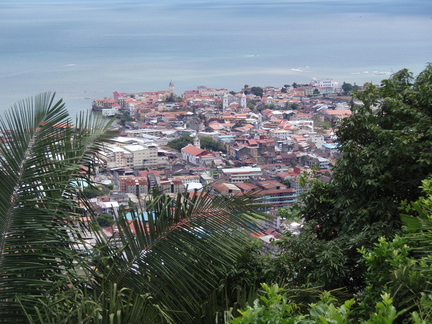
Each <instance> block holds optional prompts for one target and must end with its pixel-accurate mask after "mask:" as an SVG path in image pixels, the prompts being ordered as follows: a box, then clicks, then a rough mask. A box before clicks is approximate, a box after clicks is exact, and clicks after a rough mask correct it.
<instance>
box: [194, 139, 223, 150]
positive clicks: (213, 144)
mask: <svg viewBox="0 0 432 324" xmlns="http://www.w3.org/2000/svg"><path fill="white" fill-rule="evenodd" d="M199 139H200V144H201V148H203V149H205V150H208V151H222V150H223V147H222V146H221V145H220V144H219V143H218V142H217V141H215V140H214V139H213V138H211V137H208V136H203V137H200V138H199Z"/></svg>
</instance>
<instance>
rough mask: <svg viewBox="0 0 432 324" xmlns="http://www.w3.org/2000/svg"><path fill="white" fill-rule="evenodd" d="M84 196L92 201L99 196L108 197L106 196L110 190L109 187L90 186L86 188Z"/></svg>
mask: <svg viewBox="0 0 432 324" xmlns="http://www.w3.org/2000/svg"><path fill="white" fill-rule="evenodd" d="M82 194H83V195H84V197H86V198H87V199H91V198H95V197H99V196H106V195H108V194H109V189H108V188H107V187H104V186H94V185H90V186H88V187H85V188H84V189H83V190H82Z"/></svg>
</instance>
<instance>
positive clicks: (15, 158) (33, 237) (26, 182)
mask: <svg viewBox="0 0 432 324" xmlns="http://www.w3.org/2000/svg"><path fill="white" fill-rule="evenodd" d="M79 122H81V123H82V124H81V125H77V127H76V128H75V127H72V125H71V121H70V119H69V118H68V113H67V110H66V109H65V106H64V104H63V103H62V101H61V100H59V101H57V102H54V95H51V94H48V93H47V94H43V95H39V96H37V97H35V98H34V99H27V100H26V101H22V102H20V103H18V104H16V105H15V106H14V107H13V108H12V110H11V111H10V112H9V113H7V114H6V115H5V117H4V118H2V119H1V120H0V132H1V133H2V134H3V136H4V137H3V142H2V143H0V154H1V157H0V165H1V172H0V183H1V185H2V188H1V190H0V251H1V255H0V273H1V276H0V291H1V292H2V293H1V297H0V317H1V319H2V320H3V321H6V322H13V321H14V320H15V319H16V320H17V321H21V320H22V318H23V316H24V314H23V312H22V309H21V306H20V304H19V303H18V302H17V299H19V298H21V297H22V296H26V298H27V299H31V298H33V297H34V298H38V297H40V296H42V295H43V294H44V293H45V292H46V291H48V290H50V289H52V288H53V287H54V286H57V287H59V288H61V289H66V287H67V282H66V277H65V276H64V273H65V272H68V274H69V276H70V275H72V276H73V273H74V269H75V265H74V261H75V257H76V255H75V253H74V252H73V251H72V250H71V245H72V244H74V243H75V240H74V238H73V235H74V233H75V231H74V228H73V224H74V222H73V219H74V217H76V216H80V210H79V209H77V206H76V204H75V203H74V202H73V201H72V200H71V199H70V198H72V197H73V195H74V193H75V188H74V187H73V186H72V185H71V182H72V180H73V179H76V178H83V177H84V178H85V177H86V175H85V174H83V173H82V172H81V168H80V166H81V165H82V164H84V165H85V164H87V165H88V166H90V162H91V159H90V157H91V156H92V155H93V150H94V149H97V147H98V146H99V145H100V143H102V141H103V140H105V139H106V137H105V134H106V132H107V126H106V125H102V124H101V123H100V122H99V121H92V120H91V118H89V117H83V116H81V117H80V119H79ZM68 278H69V277H68ZM62 287H63V288H62ZM26 307H27V308H28V309H31V303H27V304H26Z"/></svg>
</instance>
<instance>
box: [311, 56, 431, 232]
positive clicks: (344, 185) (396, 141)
mask: <svg viewBox="0 0 432 324" xmlns="http://www.w3.org/2000/svg"><path fill="white" fill-rule="evenodd" d="M430 70H432V66H430V65H428V67H427V68H426V70H425V71H423V72H422V73H421V74H420V75H419V77H418V79H419V80H421V81H422V84H423V83H424V82H425V80H424V77H423V76H424V74H426V75H430V74H431V72H430ZM411 81H412V79H411V77H410V74H409V73H408V72H407V71H405V70H402V71H400V72H398V73H396V74H395V75H394V76H393V77H392V78H390V79H389V80H384V81H383V84H382V87H376V86H373V85H367V86H366V90H365V91H364V92H362V93H361V94H359V98H360V99H362V101H363V102H364V106H362V107H357V108H355V112H354V114H353V115H351V117H349V118H346V119H344V120H343V121H342V122H341V124H340V125H339V127H338V131H337V136H338V143H339V144H340V150H341V152H342V157H341V159H340V160H339V161H338V162H337V163H336V166H335V167H334V169H333V178H332V181H331V183H330V184H328V185H327V186H326V190H320V193H321V194H322V195H321V198H319V197H317V195H313V196H311V197H310V198H308V199H306V201H305V204H306V212H305V217H306V219H307V220H311V219H314V220H316V221H318V223H319V224H320V225H321V226H322V227H328V226H330V227H333V228H328V230H326V232H327V233H329V232H330V233H331V232H334V231H336V232H337V233H342V232H353V231H354V232H359V231H364V228H365V226H368V225H370V224H371V223H375V222H385V223H387V224H388V225H389V229H392V230H391V231H390V232H389V234H391V233H392V232H394V231H395V230H397V229H399V228H400V220H399V210H398V206H399V204H400V202H401V201H403V200H409V201H414V200H416V199H417V198H418V197H419V195H420V190H419V186H420V184H421V180H423V179H425V178H426V177H427V176H428V175H429V174H430V171H431V168H430V166H431V161H432V151H431V150H430V146H431V143H432V132H431V128H430V125H431V124H432V120H431V118H432V114H431V113H430V110H428V109H426V107H424V106H422V103H423V102H424V101H425V100H426V99H424V96H425V94H424V93H422V92H419V91H418V89H419V84H418V83H419V82H420V81H418V82H414V83H412V82H411ZM428 82H429V85H431V84H432V80H431V79H428ZM372 105H376V106H377V107H378V108H373V107H372ZM317 198H318V201H326V200H327V201H331V202H332V204H331V205H330V204H327V206H320V207H319V208H318V209H317V208H314V205H316V201H317ZM317 207H318V206H317ZM317 213H319V214H320V215H323V214H324V215H327V217H332V218H334V222H330V223H326V222H324V220H325V219H320V218H316V217H315V215H316V214H317Z"/></svg>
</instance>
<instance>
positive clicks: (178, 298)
mask: <svg viewBox="0 0 432 324" xmlns="http://www.w3.org/2000/svg"><path fill="white" fill-rule="evenodd" d="M0 132H1V133H2V134H3V141H2V143H0V154H1V157H0V163H1V172H0V183H1V184H2V189H1V190H0V222H1V223H0V249H1V255H0V273H1V275H0V292H1V294H0V321H2V322H7V323H13V322H25V321H29V322H34V323H41V322H42V323H59V322H62V323H169V322H173V323H180V322H181V323H199V322H207V323H208V322H211V321H213V320H214V319H215V317H214V312H216V311H222V312H223V310H224V309H226V307H227V306H229V305H227V304H225V303H224V300H223V299H222V300H220V296H221V295H223V292H228V290H229V289H228V288H227V286H226V277H227V273H229V272H230V271H232V270H233V269H234V268H235V264H236V262H237V260H238V259H239V258H240V257H241V256H242V255H243V254H244V253H245V251H246V247H247V245H248V243H249V240H250V239H249V235H248V231H250V230H251V228H250V224H252V223H253V221H254V220H255V219H256V218H257V217H260V216H261V215H259V214H258V213H256V212H255V211H254V209H253V205H252V203H253V197H250V196H247V195H245V196H243V197H238V198H233V197H216V198H211V197H210V196H209V195H207V194H198V193H195V194H194V195H193V196H192V197H189V195H188V194H187V193H180V194H178V195H177V196H175V197H171V198H170V197H168V196H166V195H164V194H162V193H160V192H157V191H154V192H153V194H152V195H150V196H149V197H148V199H147V201H146V202H145V204H144V205H145V208H140V207H139V206H129V210H130V211H131V212H132V214H133V215H134V217H133V219H132V220H131V221H128V220H127V219H126V217H125V215H126V211H127V210H126V209H123V210H121V211H120V212H119V215H117V221H116V228H117V231H118V233H119V236H118V237H117V239H116V238H115V237H113V238H106V237H105V235H103V233H102V232H101V231H100V230H99V228H98V227H97V226H96V221H94V224H90V227H89V228H88V230H90V231H92V232H93V234H94V235H95V236H96V245H95V246H89V245H88V244H87V243H86V241H85V239H84V238H83V237H81V229H80V226H81V225H82V224H80V218H81V215H82V206H83V205H84V206H86V208H87V210H88V211H89V212H90V213H92V209H91V206H90V205H89V204H86V201H85V198H84V197H83V195H81V194H80V192H79V191H78V190H77V188H76V186H74V182H75V181H77V180H80V181H81V180H84V181H90V175H91V171H92V169H93V167H94V164H95V163H94V161H95V159H94V155H95V153H96V152H97V151H98V150H99V149H100V147H101V145H103V143H104V142H106V141H108V140H109V138H110V136H111V135H112V133H111V132H110V131H109V123H106V122H104V121H103V120H101V119H93V118H91V117H90V116H89V115H86V116H84V115H80V117H79V118H78V119H77V121H76V123H75V126H72V123H71V121H70V118H69V116H68V114H67V111H66V109H65V107H64V104H63V103H62V101H61V100H59V101H57V102H54V96H53V95H51V94H43V95H39V96H37V97H36V98H35V99H29V100H27V101H23V102H21V103H19V104H17V105H15V106H14V107H13V110H12V111H11V112H10V113H9V114H7V115H6V116H5V117H4V118H3V119H1V120H0ZM83 166H85V168H83ZM83 170H86V172H84V171H83ZM93 216H94V215H93ZM94 219H95V217H94ZM78 244H79V245H81V246H87V248H88V251H89V253H90V255H89V256H87V257H83V256H81V255H79V253H78V252H77V251H76V246H77V245H78ZM251 291H253V289H252V290H251ZM230 293H232V292H230ZM252 297H253V296H252ZM221 305H222V308H221ZM240 306H242V305H240ZM208 314H211V315H208ZM209 316H210V317H209Z"/></svg>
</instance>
